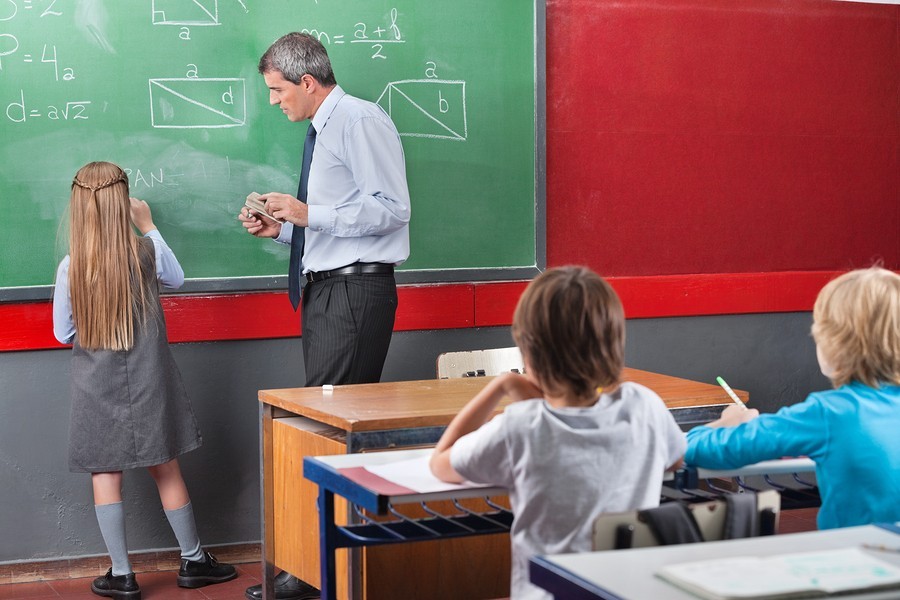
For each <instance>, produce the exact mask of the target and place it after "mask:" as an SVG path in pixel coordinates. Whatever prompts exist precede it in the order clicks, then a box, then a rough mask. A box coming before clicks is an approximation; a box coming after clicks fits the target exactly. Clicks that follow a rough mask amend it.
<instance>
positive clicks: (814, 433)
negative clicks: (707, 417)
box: [685, 397, 828, 469]
mask: <svg viewBox="0 0 900 600" xmlns="http://www.w3.org/2000/svg"><path fill="white" fill-rule="evenodd" d="M827 440H828V422H827V419H826V418H825V415H824V411H823V409H822V405H821V402H820V401H819V400H818V399H816V398H814V397H810V398H807V399H806V401H804V402H801V403H799V404H795V405H793V406H787V407H785V408H782V409H781V410H779V411H778V412H777V413H775V414H767V415H760V416H759V417H757V418H756V419H754V420H752V421H750V422H748V423H743V424H741V425H738V426H737V427H719V428H712V427H706V426H705V425H703V426H700V427H695V428H694V429H691V430H690V431H689V432H688V433H687V442H688V447H687V453H686V454H685V462H687V463H688V464H690V465H693V466H695V467H704V468H707V469H732V468H735V467H741V466H744V465H749V464H753V463H757V462H760V461H762V460H773V459H776V458H783V457H786V456H808V457H810V458H812V459H813V460H815V459H816V457H817V456H821V455H822V454H823V453H824V451H825V448H826V445H827Z"/></svg>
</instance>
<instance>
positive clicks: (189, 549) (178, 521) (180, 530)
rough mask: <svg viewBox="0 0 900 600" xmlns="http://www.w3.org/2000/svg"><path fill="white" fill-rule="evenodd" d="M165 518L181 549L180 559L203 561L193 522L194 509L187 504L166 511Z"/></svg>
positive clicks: (198, 538)
mask: <svg viewBox="0 0 900 600" xmlns="http://www.w3.org/2000/svg"><path fill="white" fill-rule="evenodd" d="M166 518H167V519H169V525H171V526H172V531H174V532H175V538H176V539H177V540H178V546H179V547H181V558H186V559H188V560H194V561H197V560H203V550H202V549H201V548H200V536H198V535H197V524H196V523H195V522H194V509H193V508H191V503H190V502H188V503H187V504H185V505H184V506H182V507H181V508H176V509H175V510H167V511H166Z"/></svg>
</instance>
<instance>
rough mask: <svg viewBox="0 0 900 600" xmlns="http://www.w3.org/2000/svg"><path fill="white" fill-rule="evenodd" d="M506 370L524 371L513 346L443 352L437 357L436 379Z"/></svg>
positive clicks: (490, 373)
mask: <svg viewBox="0 0 900 600" xmlns="http://www.w3.org/2000/svg"><path fill="white" fill-rule="evenodd" d="M507 371H515V372H517V373H524V372H525V364H524V361H523V360H522V353H521V352H519V349H518V348H516V347H515V346H513V347H511V348H490V349H488V350H466V351H462V352H444V353H443V354H441V355H440V356H438V358H437V376H438V379H450V378H453V377H481V376H488V375H499V374H500V373H506V372H507Z"/></svg>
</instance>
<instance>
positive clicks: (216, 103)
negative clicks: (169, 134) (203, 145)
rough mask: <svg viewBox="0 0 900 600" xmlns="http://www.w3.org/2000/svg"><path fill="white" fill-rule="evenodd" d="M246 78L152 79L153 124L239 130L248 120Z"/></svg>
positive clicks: (179, 127) (157, 125)
mask: <svg viewBox="0 0 900 600" xmlns="http://www.w3.org/2000/svg"><path fill="white" fill-rule="evenodd" d="M244 87H245V86H244V80H243V79H227V78H221V79H197V78H183V79H151V80H150V124H151V125H152V126H153V127H157V128H161V129H199V128H206V129H210V128H212V129H216V128H222V127H240V126H242V125H244V124H245V123H246V121H247V102H246V97H245V94H244Z"/></svg>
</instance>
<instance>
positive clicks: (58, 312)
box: [53, 254, 75, 344]
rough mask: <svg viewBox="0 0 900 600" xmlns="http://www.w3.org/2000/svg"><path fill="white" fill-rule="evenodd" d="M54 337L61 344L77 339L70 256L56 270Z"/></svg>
mask: <svg viewBox="0 0 900 600" xmlns="http://www.w3.org/2000/svg"><path fill="white" fill-rule="evenodd" d="M53 337H55V338H56V339H57V340H58V341H59V343H60V344H71V343H72V340H73V339H75V320H74V319H73V318H72V299H71V297H70V296H69V255H68V254H67V255H66V256H65V258H63V259H62V261H61V262H60V263H59V267H58V268H57V269H56V285H55V286H54V288H53Z"/></svg>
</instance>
